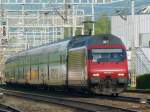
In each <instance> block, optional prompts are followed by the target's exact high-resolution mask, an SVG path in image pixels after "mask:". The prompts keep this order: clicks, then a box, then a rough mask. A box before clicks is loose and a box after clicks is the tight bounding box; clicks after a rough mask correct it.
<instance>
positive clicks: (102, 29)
mask: <svg viewBox="0 0 150 112" xmlns="http://www.w3.org/2000/svg"><path fill="white" fill-rule="evenodd" d="M110 32H111V20H110V18H109V17H108V15H107V13H105V12H103V13H102V14H101V15H100V17H99V18H98V19H97V20H96V22H95V34H100V33H110Z"/></svg>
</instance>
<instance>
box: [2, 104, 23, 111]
mask: <svg viewBox="0 0 150 112" xmlns="http://www.w3.org/2000/svg"><path fill="white" fill-rule="evenodd" d="M0 112H22V111H21V110H18V109H16V108H14V107H12V106H7V105H4V104H0Z"/></svg>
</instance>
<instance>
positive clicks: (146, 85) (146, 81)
mask: <svg viewBox="0 0 150 112" xmlns="http://www.w3.org/2000/svg"><path fill="white" fill-rule="evenodd" d="M136 83H137V87H136V88H137V89H150V74H144V75H141V76H138V77H137V79H136Z"/></svg>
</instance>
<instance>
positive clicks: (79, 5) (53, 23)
mask: <svg viewBox="0 0 150 112" xmlns="http://www.w3.org/2000/svg"><path fill="white" fill-rule="evenodd" d="M121 1H124V0H0V54H1V55H0V66H1V68H3V67H2V66H3V64H4V62H5V60H6V59H7V57H8V56H9V55H11V54H13V53H16V52H19V51H22V50H26V49H30V48H32V47H34V46H39V45H42V44H46V43H49V42H53V41H57V40H60V39H64V38H65V37H69V36H74V35H76V34H77V33H78V34H84V33H85V28H84V22H85V21H86V20H90V21H91V23H92V28H91V29H92V34H94V33H95V24H94V21H95V7H97V6H100V5H103V4H111V3H116V2H121ZM0 71H1V70H0Z"/></svg>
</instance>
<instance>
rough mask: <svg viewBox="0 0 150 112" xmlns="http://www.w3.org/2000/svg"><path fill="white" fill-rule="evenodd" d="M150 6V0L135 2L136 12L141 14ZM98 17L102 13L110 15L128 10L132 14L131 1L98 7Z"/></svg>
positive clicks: (125, 0)
mask: <svg viewBox="0 0 150 112" xmlns="http://www.w3.org/2000/svg"><path fill="white" fill-rule="evenodd" d="M148 5H150V0H135V12H139V10H140V9H142V8H143V7H145V6H148ZM95 10H96V15H99V14H101V13H102V12H106V13H108V14H109V15H112V14H113V13H115V11H116V10H127V11H128V13H129V14H130V12H131V0H124V1H122V2H118V3H112V4H105V5H98V6H96V8H95Z"/></svg>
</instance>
